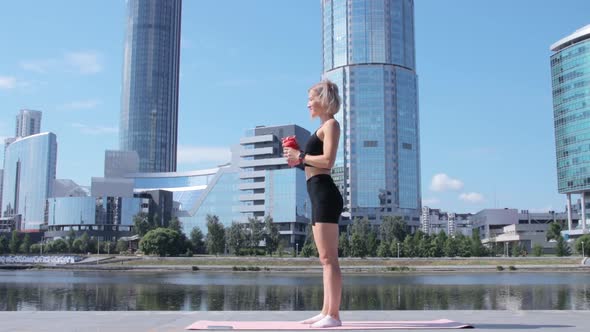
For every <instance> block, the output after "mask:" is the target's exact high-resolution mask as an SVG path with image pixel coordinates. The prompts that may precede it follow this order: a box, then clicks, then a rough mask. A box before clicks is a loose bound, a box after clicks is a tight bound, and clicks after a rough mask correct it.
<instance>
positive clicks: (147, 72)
mask: <svg viewBox="0 0 590 332" xmlns="http://www.w3.org/2000/svg"><path fill="white" fill-rule="evenodd" d="M181 12H182V1H181V0H128V1H127V34H126V40H125V59H124V64H123V66H124V67H123V89H122V95H121V119H120V123H119V126H120V128H119V148H120V150H125V151H136V152H137V154H138V155H139V171H140V172H174V171H176V146H177V136H178V135H177V134H178V75H179V64H180V19H181Z"/></svg>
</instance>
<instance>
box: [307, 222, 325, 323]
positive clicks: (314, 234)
mask: <svg viewBox="0 0 590 332" xmlns="http://www.w3.org/2000/svg"><path fill="white" fill-rule="evenodd" d="M316 227H317V224H313V225H312V227H311V230H312V233H313V237H314V241H315V243H316V247H318V244H317V243H318V240H317V239H316V233H317V231H316ZM322 277H323V288H324V304H323V305H322V312H320V313H319V314H317V315H315V316H313V317H311V318H308V319H306V320H304V321H301V323H303V324H313V323H315V322H317V321H320V320H321V319H322V318H324V317H326V316H327V315H328V311H329V310H330V302H329V301H330V297H329V296H328V293H327V289H328V287H329V286H330V285H329V282H328V280H327V278H326V277H327V274H326V269H325V268H324V269H323V272H322Z"/></svg>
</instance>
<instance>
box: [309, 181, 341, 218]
mask: <svg viewBox="0 0 590 332" xmlns="http://www.w3.org/2000/svg"><path fill="white" fill-rule="evenodd" d="M307 193H308V194H309V199H310V200H311V224H312V225H314V224H315V223H316V222H321V223H334V224H338V220H339V219H340V213H342V208H343V207H344V202H343V200H342V195H341V194H340V190H338V187H336V184H334V180H332V177H331V176H330V175H328V174H318V175H314V176H312V177H311V178H309V179H307Z"/></svg>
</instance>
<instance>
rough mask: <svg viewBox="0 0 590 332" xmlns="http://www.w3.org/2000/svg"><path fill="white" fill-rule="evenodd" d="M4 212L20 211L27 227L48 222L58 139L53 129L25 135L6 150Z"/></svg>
mask: <svg viewBox="0 0 590 332" xmlns="http://www.w3.org/2000/svg"><path fill="white" fill-rule="evenodd" d="M5 153H6V154H5V156H4V158H5V160H4V167H5V168H4V181H3V182H4V183H3V188H2V216H3V217H12V216H18V215H20V219H21V222H22V224H21V228H22V229H23V230H39V229H40V227H41V225H43V224H46V223H47V212H48V211H47V198H49V197H51V195H52V193H53V182H54V181H55V171H56V164H57V139H56V136H55V134H53V133H41V134H36V135H31V136H27V137H22V138H18V139H16V140H15V141H14V142H12V143H11V144H10V145H8V147H7V148H6V151H5Z"/></svg>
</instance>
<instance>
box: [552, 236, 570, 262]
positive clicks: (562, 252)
mask: <svg viewBox="0 0 590 332" xmlns="http://www.w3.org/2000/svg"><path fill="white" fill-rule="evenodd" d="M555 254H556V255H557V256H558V257H562V256H569V255H571V251H570V248H569V247H568V245H567V243H566V242H565V239H564V238H563V236H559V237H558V238H557V245H556V246H555Z"/></svg>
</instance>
